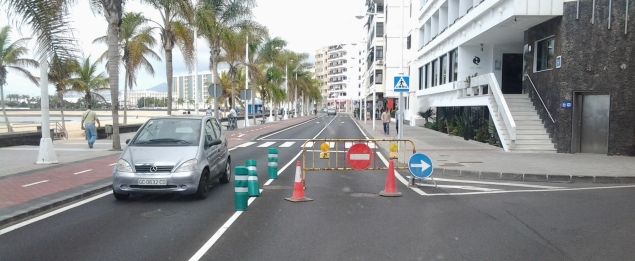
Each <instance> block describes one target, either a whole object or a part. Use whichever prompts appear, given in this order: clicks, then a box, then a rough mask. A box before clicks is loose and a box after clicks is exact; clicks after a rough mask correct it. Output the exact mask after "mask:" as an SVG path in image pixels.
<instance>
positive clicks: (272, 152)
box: [267, 148, 278, 179]
mask: <svg viewBox="0 0 635 261" xmlns="http://www.w3.org/2000/svg"><path fill="white" fill-rule="evenodd" d="M267 159H268V162H267V174H268V175H269V178H270V179H278V149H276V148H269V150H268V154H267Z"/></svg>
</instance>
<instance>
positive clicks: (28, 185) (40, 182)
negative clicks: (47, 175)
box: [22, 179, 49, 188]
mask: <svg viewBox="0 0 635 261" xmlns="http://www.w3.org/2000/svg"><path fill="white" fill-rule="evenodd" d="M46 182H49V180H48V179H45V180H40V181H37V182H33V183H29V184H25V185H22V187H23V188H26V187H30V186H34V185H37V184H42V183H46Z"/></svg>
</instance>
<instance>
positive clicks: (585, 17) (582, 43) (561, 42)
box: [523, 0, 635, 155]
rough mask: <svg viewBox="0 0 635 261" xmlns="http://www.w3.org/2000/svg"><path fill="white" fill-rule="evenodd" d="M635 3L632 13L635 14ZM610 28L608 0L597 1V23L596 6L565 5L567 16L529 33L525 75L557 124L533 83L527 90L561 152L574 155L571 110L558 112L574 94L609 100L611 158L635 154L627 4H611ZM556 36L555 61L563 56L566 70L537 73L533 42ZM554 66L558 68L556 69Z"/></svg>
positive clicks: (634, 82)
mask: <svg viewBox="0 0 635 261" xmlns="http://www.w3.org/2000/svg"><path fill="white" fill-rule="evenodd" d="M632 2H635V1H631V7H630V8H629V13H630V14H631V16H633V14H635V8H634V7H635V3H632ZM612 4H613V5H612V6H613V8H612V10H611V17H612V18H611V29H608V28H607V27H608V13H609V9H608V5H609V0H596V7H595V17H594V23H593V24H592V23H591V14H592V1H580V12H579V13H580V16H579V19H576V13H577V6H576V2H567V3H565V7H564V16H562V17H557V18H554V19H551V20H549V21H547V22H544V23H542V24H540V25H537V26H535V27H533V28H530V29H529V30H527V31H526V32H525V44H527V45H531V46H532V51H531V52H528V51H527V50H526V52H525V68H524V73H527V74H529V75H530V77H531V79H532V80H533V82H534V83H535V85H536V88H537V89H538V92H539V93H540V95H541V97H542V98H543V100H544V102H545V104H546V105H547V108H548V109H549V111H550V112H551V114H552V115H553V117H554V119H555V120H556V122H555V123H552V122H551V120H550V119H549V117H548V115H547V113H546V111H545V109H544V108H543V106H542V104H541V102H540V100H539V99H538V98H537V96H536V95H535V92H534V91H533V88H532V86H531V84H530V83H529V80H527V79H525V80H524V82H523V88H524V91H525V92H526V93H529V94H530V96H531V98H532V101H533V103H534V105H535V107H536V109H537V110H538V111H539V114H540V117H541V119H542V120H543V122H545V126H546V127H547V130H548V132H549V134H550V135H551V137H552V140H553V141H554V142H555V143H556V144H557V145H556V147H557V149H558V152H572V151H571V142H572V121H573V110H572V109H562V108H560V103H561V102H562V101H564V100H568V101H573V100H574V97H573V96H574V93H575V92H580V91H584V92H587V91H588V92H598V93H603V94H609V95H610V98H611V105H610V106H611V108H610V119H609V121H610V123H609V155H635V17H631V18H630V19H629V22H628V28H629V29H628V32H627V33H626V34H625V19H624V17H625V11H626V0H613V1H612ZM549 36H555V39H556V44H555V45H556V46H555V56H562V67H561V68H560V69H556V68H554V69H553V70H550V71H543V72H536V73H534V53H535V52H536V50H535V46H534V43H535V42H536V41H538V40H541V39H544V38H546V37H549ZM554 67H555V66H554Z"/></svg>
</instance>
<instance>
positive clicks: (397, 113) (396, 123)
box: [395, 110, 399, 136]
mask: <svg viewBox="0 0 635 261" xmlns="http://www.w3.org/2000/svg"><path fill="white" fill-rule="evenodd" d="M395 129H397V136H399V110H395Z"/></svg>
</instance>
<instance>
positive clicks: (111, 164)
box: [108, 162, 117, 167]
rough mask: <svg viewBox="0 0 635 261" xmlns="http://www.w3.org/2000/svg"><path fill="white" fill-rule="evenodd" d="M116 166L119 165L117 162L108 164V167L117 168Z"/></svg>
mask: <svg viewBox="0 0 635 261" xmlns="http://www.w3.org/2000/svg"><path fill="white" fill-rule="evenodd" d="M115 165H117V162H115V163H110V164H108V166H110V167H112V166H115Z"/></svg>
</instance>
